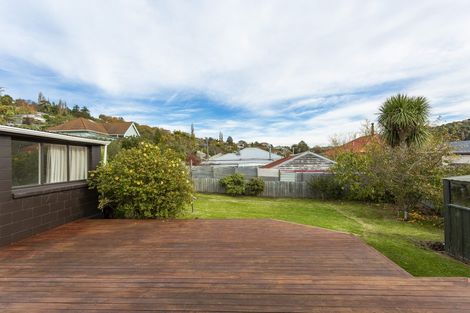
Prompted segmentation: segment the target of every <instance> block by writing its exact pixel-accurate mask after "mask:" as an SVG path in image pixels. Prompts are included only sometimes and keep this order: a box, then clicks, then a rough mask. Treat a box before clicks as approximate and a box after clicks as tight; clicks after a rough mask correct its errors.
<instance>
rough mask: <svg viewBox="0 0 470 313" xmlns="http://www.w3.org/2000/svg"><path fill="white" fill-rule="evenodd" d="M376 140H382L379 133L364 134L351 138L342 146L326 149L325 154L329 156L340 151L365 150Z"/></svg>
mask: <svg viewBox="0 0 470 313" xmlns="http://www.w3.org/2000/svg"><path fill="white" fill-rule="evenodd" d="M374 141H375V142H380V137H379V136H378V135H374V136H362V137H359V138H356V139H354V140H351V141H350V142H347V143H345V144H344V145H342V146H339V147H335V148H331V149H328V150H326V151H325V154H326V155H327V156H333V155H335V154H337V153H340V152H359V153H361V152H365V150H366V147H367V145H369V144H370V143H372V142H374Z"/></svg>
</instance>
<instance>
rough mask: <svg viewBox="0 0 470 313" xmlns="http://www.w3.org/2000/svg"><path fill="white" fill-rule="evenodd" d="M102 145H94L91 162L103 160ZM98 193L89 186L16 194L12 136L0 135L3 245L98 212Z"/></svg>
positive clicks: (0, 224) (0, 225) (0, 228)
mask: <svg viewBox="0 0 470 313" xmlns="http://www.w3.org/2000/svg"><path fill="white" fill-rule="evenodd" d="M99 148H100V147H96V148H95V147H92V152H91V164H92V165H93V166H96V164H97V163H98V162H99V158H100V154H99V153H98V152H99V151H100V150H98V149H99ZM96 208H97V196H96V193H95V192H93V191H91V190H89V189H88V188H87V187H86V186H83V185H81V186H76V187H74V188H73V189H68V190H61V191H54V192H49V193H47V194H41V195H35V196H27V197H21V198H13V194H12V188H11V138H10V137H8V136H1V135H0V246H1V245H6V244H9V243H12V242H15V241H18V240H21V239H24V238H26V237H28V236H31V235H34V234H37V233H39V232H42V231H45V230H48V229H51V228H54V227H57V226H59V225H62V224H65V223H67V222H70V221H73V220H75V219H78V218H81V217H84V216H89V215H92V214H96V213H97V212H98V211H97V209H96Z"/></svg>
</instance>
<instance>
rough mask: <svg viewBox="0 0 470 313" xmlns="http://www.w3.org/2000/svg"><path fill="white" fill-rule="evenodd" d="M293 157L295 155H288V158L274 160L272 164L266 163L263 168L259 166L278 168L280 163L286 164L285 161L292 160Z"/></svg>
mask: <svg viewBox="0 0 470 313" xmlns="http://www.w3.org/2000/svg"><path fill="white" fill-rule="evenodd" d="M294 156H295V155H289V156H288V157H285V158H282V159H279V160H276V161H274V162H271V163H268V164H266V165H263V166H261V168H273V167H275V166H278V165H279V164H282V163H284V162H286V161H287V160H290V159H292V158H293V157H294Z"/></svg>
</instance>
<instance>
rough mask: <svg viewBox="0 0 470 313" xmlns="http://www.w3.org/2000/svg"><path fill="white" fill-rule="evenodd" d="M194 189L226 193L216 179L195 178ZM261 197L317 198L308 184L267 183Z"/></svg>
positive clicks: (203, 191) (204, 191) (202, 191)
mask: <svg viewBox="0 0 470 313" xmlns="http://www.w3.org/2000/svg"><path fill="white" fill-rule="evenodd" d="M193 183H194V188H195V190H196V191H197V192H201V193H225V190H224V188H223V187H222V186H221V185H220V183H219V180H218V179H215V178H193ZM260 196H261V197H270V198H316V197H318V195H317V194H315V193H314V192H313V191H312V190H311V189H310V187H309V186H308V183H306V182H284V181H265V182H264V191H263V193H262V194H261V195H260Z"/></svg>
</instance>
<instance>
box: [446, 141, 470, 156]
mask: <svg viewBox="0 0 470 313" xmlns="http://www.w3.org/2000/svg"><path fill="white" fill-rule="evenodd" d="M449 144H450V146H451V147H452V148H454V153H457V154H459V153H470V140H465V141H451V142H449Z"/></svg>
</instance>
